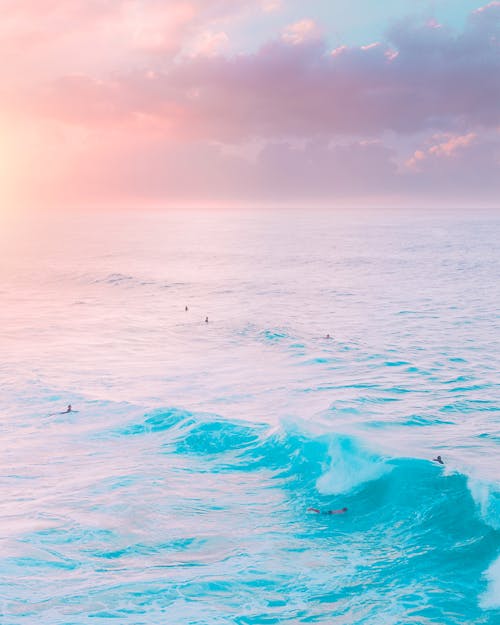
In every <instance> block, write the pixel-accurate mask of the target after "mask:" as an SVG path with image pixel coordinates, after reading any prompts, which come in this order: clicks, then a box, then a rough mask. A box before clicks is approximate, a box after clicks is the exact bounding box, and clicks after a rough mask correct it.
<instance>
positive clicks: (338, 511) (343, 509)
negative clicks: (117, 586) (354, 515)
mask: <svg viewBox="0 0 500 625" xmlns="http://www.w3.org/2000/svg"><path fill="white" fill-rule="evenodd" d="M307 512H315V513H316V514H345V513H346V512H347V508H340V510H326V511H325V512H321V510H318V508H307Z"/></svg>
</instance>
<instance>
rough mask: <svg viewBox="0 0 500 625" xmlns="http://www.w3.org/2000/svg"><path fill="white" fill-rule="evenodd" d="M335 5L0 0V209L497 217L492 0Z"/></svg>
mask: <svg viewBox="0 0 500 625" xmlns="http://www.w3.org/2000/svg"><path fill="white" fill-rule="evenodd" d="M333 4H335V3H333ZM333 4H332V3H330V5H328V3H327V2H326V0H311V2H310V3H304V2H302V3H299V2H297V1H293V0H289V1H285V0H253V1H249V0H210V1H208V0H186V1H184V0H161V1H160V0H142V1H141V0H3V4H2V13H3V15H2V23H1V24H0V42H1V49H2V53H3V64H2V72H3V81H2V86H1V87H0V89H1V94H2V98H1V100H0V128H1V131H2V139H3V140H2V144H1V147H0V200H1V202H2V205H3V206H4V207H10V208H13V209H15V208H16V207H18V206H22V205H32V206H36V207H40V208H52V207H66V206H68V207H69V206H75V207H87V206H88V207H102V208H105V207H108V206H112V207H119V206H123V207H126V208H133V207H142V206H155V207H161V206H181V207H182V206H200V207H203V206H233V205H234V206H240V205H244V206H247V205H258V206H275V205H276V206H287V205H304V206H306V205H307V206H308V205H319V206H337V205H339V206H340V205H342V206H343V205H366V206H372V205H391V206H392V205H415V206H418V205H449V206H454V205H457V206H458V205H471V206H475V205H478V206H479V205H481V206H483V205H489V206H495V205H497V204H498V200H497V198H498V193H499V191H500V47H499V46H500V2H491V3H490V4H488V5H485V6H481V5H480V4H478V5H477V6H475V8H472V7H468V9H467V11H465V12H464V14H463V15H462V16H460V15H458V13H457V11H456V9H453V8H452V7H451V5H449V6H448V4H447V2H446V0H442V6H441V12H442V16H441V17H442V21H439V20H438V18H437V16H436V15H435V14H428V13H426V12H425V9H423V8H422V10H419V11H418V12H417V13H415V10H414V9H415V4H417V5H420V6H422V4H423V3H420V2H416V3H415V2H414V3H413V4H412V3H408V2H406V0H405V1H403V2H401V3H400V4H399V5H398V6H399V9H398V11H401V10H402V8H404V9H405V14H400V13H398V14H396V13H395V11H396V9H395V8H394V5H393V3H392V2H390V1H387V2H386V3H384V2H382V3H377V5H378V7H379V9H378V13H373V15H372V16H371V24H367V23H365V22H363V11H362V10H360V9H361V8H362V4H363V2H362V1H361V0H360V2H359V6H358V7H357V8H358V14H357V13H356V7H355V6H354V5H355V4H356V3H355V2H354V3H353V2H351V3H350V6H351V9H350V10H349V9H347V8H346V9H345V10H344V12H343V13H334V9H333V8H331V9H329V8H328V6H330V7H333ZM338 4H339V5H341V4H342V2H340V0H339V2H338ZM372 4H373V3H372ZM384 4H385V5H386V9H387V10H386V11H384V10H383V8H384ZM437 4H438V5H439V4H440V3H439V2H438V3H437ZM465 4H466V3H464V5H465ZM346 6H347V5H346ZM412 7H413V13H412ZM337 8H338V7H337ZM439 8H440V7H439V6H438V7H437V9H436V11H437V12H438V13H439ZM367 10H368V9H367ZM329 16H331V17H332V19H331V20H330V19H329ZM333 17H335V23H332V22H333V21H334V20H333ZM459 18H460V19H459ZM460 20H461V21H460Z"/></svg>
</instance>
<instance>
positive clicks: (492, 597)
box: [480, 557, 500, 609]
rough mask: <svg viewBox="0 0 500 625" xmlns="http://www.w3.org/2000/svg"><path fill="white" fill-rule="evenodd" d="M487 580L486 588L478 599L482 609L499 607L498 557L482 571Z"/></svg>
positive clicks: (499, 572) (499, 559)
mask: <svg viewBox="0 0 500 625" xmlns="http://www.w3.org/2000/svg"><path fill="white" fill-rule="evenodd" d="M484 576H485V577H486V579H487V580H488V588H487V589H486V591H485V592H484V593H483V595H482V596H481V599H480V605H481V607H482V608H484V609H496V608H500V557H498V558H497V559H496V560H495V561H494V562H493V563H492V564H491V565H490V567H489V568H488V570H487V571H486V572H485V573H484Z"/></svg>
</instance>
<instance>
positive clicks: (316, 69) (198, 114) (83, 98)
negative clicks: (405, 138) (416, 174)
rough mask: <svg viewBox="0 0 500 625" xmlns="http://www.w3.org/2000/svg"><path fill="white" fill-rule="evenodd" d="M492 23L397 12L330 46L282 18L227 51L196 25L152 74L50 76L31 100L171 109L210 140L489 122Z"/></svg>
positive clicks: (496, 12)
mask: <svg viewBox="0 0 500 625" xmlns="http://www.w3.org/2000/svg"><path fill="white" fill-rule="evenodd" d="M486 18H487V19H486ZM499 25H500V7H499V6H497V5H496V4H495V5H492V6H490V7H488V8H485V9H484V11H483V12H481V13H475V14H473V15H471V17H470V19H469V22H468V24H467V27H466V29H465V30H464V32H463V33H461V34H459V35H455V34H454V33H452V32H450V31H449V30H447V29H446V28H435V27H434V26H428V25H425V24H424V25H422V26H419V27H415V26H414V25H413V24H411V23H408V22H406V23H400V24H399V25H398V26H395V27H393V28H392V29H391V31H390V32H389V34H388V39H387V41H385V42H377V43H375V44H371V45H365V46H361V47H350V48H348V47H343V48H341V49H337V50H335V51H334V53H333V54H332V53H331V50H328V48H327V47H326V44H325V42H324V41H322V40H320V39H318V36H317V28H316V25H315V23H314V22H311V21H309V20H304V21H301V22H298V23H295V24H293V25H292V26H290V27H288V29H287V30H286V31H285V33H284V34H283V39H282V40H277V41H273V42H271V43H269V44H267V45H265V46H264V47H262V48H261V49H260V50H259V51H257V52H256V53H252V54H251V53H248V54H239V55H237V56H234V57H226V56H222V55H220V54H219V55H218V54H216V53H217V50H218V48H219V46H222V45H223V44H224V43H225V42H226V39H225V34H224V33H220V32H219V33H215V34H214V33H210V32H208V33H205V34H204V35H203V36H202V39H201V40H200V42H199V48H198V50H199V52H200V55H198V56H195V57H193V56H191V57H184V58H182V59H179V60H177V61H176V62H175V63H169V64H167V66H166V67H165V63H164V62H163V63H162V64H161V65H160V66H159V67H158V69H156V68H154V67H153V70H152V71H153V74H151V73H150V74H149V75H154V79H152V80H147V81H146V80H145V75H146V74H145V72H137V71H128V72H127V73H126V74H122V75H115V77H114V78H113V84H114V85H115V87H114V88H112V89H110V87H109V83H108V82H107V81H102V82H101V83H95V82H93V83H92V84H93V87H92V89H89V90H86V91H85V90H84V91H82V90H81V81H80V82H79V81H75V80H73V79H61V80H59V81H58V82H54V83H53V84H52V85H51V87H50V89H49V91H50V93H51V94H52V102H53V105H52V107H51V105H50V103H49V101H48V100H47V99H46V100H45V103H44V109H43V110H44V112H45V113H46V114H52V115H54V116H56V117H57V116H60V118H61V119H68V118H72V119H74V118H75V115H74V110H75V107H74V102H75V100H76V99H77V100H78V102H79V104H78V107H77V109H78V111H79V113H80V115H79V119H80V122H81V123H86V122H88V123H94V122H96V121H98V115H96V102H98V103H100V104H99V107H97V108H98V109H99V110H101V111H102V114H103V118H105V119H109V111H116V112H117V115H119V116H120V118H122V117H123V116H124V115H127V114H128V115H129V117H130V118H133V117H134V115H136V114H137V113H140V114H144V115H148V116H156V117H158V118H161V117H162V116H170V115H171V112H172V110H177V111H179V110H182V111H183V115H182V119H181V118H179V119H178V120H177V123H178V124H179V127H178V133H179V134H182V132H186V133H187V134H188V135H189V136H192V134H193V132H194V131H196V132H198V133H199V137H200V138H209V139H211V140H215V141H245V140H248V139H250V138H259V137H261V138H273V139H286V138H290V137H304V138H308V137H312V136H327V137H335V136H373V137H376V136H379V135H380V134H381V133H384V132H386V131H393V132H396V133H399V134H411V133H416V132H421V131H426V130H431V129H438V130H441V131H450V132H451V131H457V130H463V129H466V130H472V129H473V128H475V127H495V126H496V125H498V124H500V106H499V102H500V78H499V77H500V54H499V43H498V40H497V38H496V34H497V32H498V28H499ZM203 37H206V39H205V40H203ZM203 50H204V51H205V53H206V54H205V55H203V54H202V52H203ZM207 54H208V55H209V56H210V57H211V58H205V57H206V55H207ZM81 80H83V78H82V79H81ZM87 80H88V82H89V83H90V82H92V79H91V78H88V79H87ZM75 91H76V92H75ZM37 99H38V98H37ZM64 102H67V110H65V107H64ZM105 102H107V106H104V103H105ZM86 111H87V113H86ZM182 124H185V126H184V127H183V126H182Z"/></svg>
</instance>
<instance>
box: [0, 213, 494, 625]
mask: <svg viewBox="0 0 500 625" xmlns="http://www.w3.org/2000/svg"><path fill="white" fill-rule="evenodd" d="M499 225H500V224H499V219H498V216H497V215H494V214H487V213H484V214H479V213H472V212H471V213H461V214H447V213H439V214H438V213H430V212H421V213H399V214H398V213H395V212H381V211H380V212H370V213H361V212H352V213H347V212H345V213H337V214H335V215H332V214H328V213H307V212H302V213H301V212H295V213H286V214H284V213H276V214H272V215H270V214H267V215H266V214H263V213H259V212H256V213H249V212H248V213H236V214H234V213H232V214H230V213H223V212H221V213H217V212H207V213H187V214H181V213H178V214H169V215H161V214H149V215H142V216H137V215H134V214H128V215H121V216H113V215H108V216H105V217H103V216H100V217H99V216H97V215H92V216H86V217H73V218H71V219H69V218H67V217H61V216H59V217H50V218H49V217H47V218H45V219H43V220H42V219H40V220H38V221H37V220H32V221H29V222H23V221H18V222H6V223H5V224H3V228H4V230H3V235H4V236H3V240H2V244H3V250H4V252H3V263H2V267H1V268H0V293H1V295H2V302H3V306H2V310H1V312H0V323H1V328H2V338H1V342H2V344H1V347H2V349H1V353H2V359H1V362H0V381H1V386H2V398H1V400H0V402H1V403H0V416H1V426H0V436H1V444H2V455H1V461H0V483H1V487H2V495H3V496H2V498H1V501H0V541H1V542H0V545H1V549H0V614H1V618H0V622H1V623H2V625H3V624H5V625H14V624H22V625H24V624H28V623H34V622H42V623H48V624H51V625H52V624H54V625H62V624H64V625H70V624H72V625H80V624H81V623H88V622H97V623H108V622H109V623H117V622H118V623H126V624H134V625H135V624H147V625H150V624H151V625H152V624H155V625H156V624H158V623H169V624H170V623H175V624H176V623H179V624H181V623H182V624H200V625H201V624H210V625H211V624H229V623H236V624H238V625H254V624H255V625H257V624H258V625H260V624H262V625H267V624H271V623H290V624H295V623H328V624H332V623H333V624H336V625H337V624H338V625H347V624H349V625H379V624H380V625H410V624H411V625H430V624H439V625H455V624H456V625H458V624H460V625H462V624H464V623H467V624H474V625H475V624H477V625H479V624H484V625H496V624H497V623H499V622H500V478H499V475H500V461H499V456H498V444H499V441H500V427H499V424H500V413H499V405H498V352H499V350H498V348H499V345H498V336H499V333H498V310H499V307H498V301H499V294H498V285H497V282H498V275H499V264H500V255H499V251H498V240H499V238H500V237H499V235H500V227H499ZM185 306H188V308H189V310H188V311H185V310H184V307H185ZM206 315H208V317H209V323H208V324H207V323H205V322H204V319H205V316H206ZM326 333H329V334H331V336H332V337H333V338H332V339H330V340H328V339H325V338H324V337H325V335H326ZM68 403H71V404H72V405H73V408H74V409H75V410H77V412H73V413H69V414H59V413H60V412H61V411H63V410H64V409H65V407H66V405H67V404H68ZM437 454H440V455H441V456H442V457H443V459H444V461H445V465H444V466H440V465H438V464H437V463H434V462H432V458H433V457H435V456H436V455H437ZM311 506H313V507H317V508H320V509H321V510H328V509H332V508H335V509H336V508H341V507H344V506H346V507H347V508H348V512H347V513H346V514H344V515H335V516H327V515H323V514H321V515H317V514H314V513H308V512H307V508H309V507H311ZM89 619H93V620H92V621H91V620H89Z"/></svg>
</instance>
